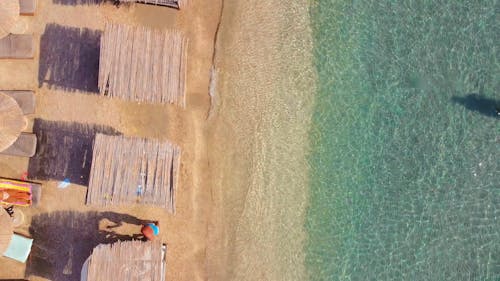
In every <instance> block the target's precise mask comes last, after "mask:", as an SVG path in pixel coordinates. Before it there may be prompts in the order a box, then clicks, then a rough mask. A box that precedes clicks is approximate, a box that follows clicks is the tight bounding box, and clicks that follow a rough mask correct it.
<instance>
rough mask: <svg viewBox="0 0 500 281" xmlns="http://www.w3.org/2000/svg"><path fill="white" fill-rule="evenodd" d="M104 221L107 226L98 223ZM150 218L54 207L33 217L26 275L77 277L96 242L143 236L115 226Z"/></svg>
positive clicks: (57, 279)
mask: <svg viewBox="0 0 500 281" xmlns="http://www.w3.org/2000/svg"><path fill="white" fill-rule="evenodd" d="M103 223H104V224H106V230H99V226H100V225H102V224H103ZM146 223H153V221H150V220H143V219H139V218H137V217H135V216H131V215H128V214H121V213H115V212H85V213H83V212H75V211H57V212H52V213H45V214H40V215H37V216H34V217H33V220H32V222H31V226H30V229H29V231H30V235H31V237H32V238H33V240H34V242H33V247H32V250H31V255H30V258H29V260H28V262H27V265H26V276H30V275H36V276H40V277H43V278H47V279H49V280H54V281H79V280H80V274H81V269H82V265H83V263H84V262H85V260H86V259H87V258H88V257H89V256H90V254H91V253H92V249H94V247H96V246H97V245H99V244H111V243H114V242H117V241H129V240H138V239H140V240H143V239H144V238H143V237H142V234H139V233H140V232H139V231H138V232H137V233H138V234H133V235H128V234H120V233H117V232H116V231H115V230H116V228H118V227H120V226H123V225H125V224H131V225H133V226H134V227H136V228H137V229H140V226H142V225H144V224H146Z"/></svg>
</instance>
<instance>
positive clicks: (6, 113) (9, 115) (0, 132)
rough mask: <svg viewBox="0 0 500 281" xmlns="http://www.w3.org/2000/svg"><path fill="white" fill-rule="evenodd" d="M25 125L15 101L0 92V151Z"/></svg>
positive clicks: (17, 135) (25, 121) (14, 138)
mask: <svg viewBox="0 0 500 281" xmlns="http://www.w3.org/2000/svg"><path fill="white" fill-rule="evenodd" d="M2 1H3V0H2ZM27 125H28V122H27V120H26V118H25V117H24V115H23V111H22V110H21V108H20V107H19V105H18V104H17V102H16V100H14V99H13V98H11V97H9V96H7V95H6V94H4V93H2V92H0V151H3V150H5V149H6V148H8V147H9V146H11V145H12V144H13V143H14V142H15V141H16V139H17V138H18V137H19V135H20V134H21V131H23V130H24V129H26V126H27Z"/></svg>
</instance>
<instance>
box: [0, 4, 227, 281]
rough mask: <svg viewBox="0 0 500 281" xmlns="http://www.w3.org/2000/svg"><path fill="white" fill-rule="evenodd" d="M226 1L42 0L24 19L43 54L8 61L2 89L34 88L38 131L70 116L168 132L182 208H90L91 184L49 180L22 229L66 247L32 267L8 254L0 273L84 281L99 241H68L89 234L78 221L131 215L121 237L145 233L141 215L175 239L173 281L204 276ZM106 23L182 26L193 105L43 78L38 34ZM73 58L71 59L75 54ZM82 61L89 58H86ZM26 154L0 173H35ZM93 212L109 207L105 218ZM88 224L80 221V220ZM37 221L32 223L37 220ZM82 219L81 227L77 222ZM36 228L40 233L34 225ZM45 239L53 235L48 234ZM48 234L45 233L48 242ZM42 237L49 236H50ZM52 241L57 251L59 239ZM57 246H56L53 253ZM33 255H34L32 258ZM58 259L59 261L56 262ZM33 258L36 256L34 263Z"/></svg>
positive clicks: (144, 132) (131, 130) (1, 70)
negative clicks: (75, 0) (69, 0)
mask: <svg viewBox="0 0 500 281" xmlns="http://www.w3.org/2000/svg"><path fill="white" fill-rule="evenodd" d="M220 2H221V1H190V5H189V8H188V9H185V10H182V11H177V10H173V9H169V8H164V7H155V6H149V5H130V6H129V5H122V6H120V7H119V8H116V7H115V6H113V5H111V4H108V3H106V4H101V5H78V6H72V5H57V4H53V3H52V2H51V1H38V8H37V11H36V14H35V15H34V16H33V17H23V18H22V20H23V21H25V22H26V26H27V30H26V33H32V34H34V37H35V41H36V55H35V58H34V59H30V60H1V61H0V88H1V89H5V90H34V91H35V96H36V113H35V114H33V115H30V116H28V118H29V120H30V125H29V127H28V129H27V131H31V128H32V126H33V120H34V119H35V118H37V119H43V120H49V121H66V122H77V123H83V124H99V125H105V126H110V127H113V128H114V129H116V130H118V131H120V132H122V133H123V134H124V135H127V136H138V137H147V138H156V139H169V140H171V141H173V142H174V143H176V144H178V145H180V147H181V148H182V153H183V154H182V162H181V171H180V185H179V191H178V194H177V202H176V206H177V208H176V214H175V215H171V214H168V213H167V212H165V211H163V210H159V209H155V208H149V207H140V206H133V207H121V208H118V207H116V208H99V209H97V208H90V207H87V206H85V205H84V202H85V195H86V187H84V186H79V185H76V184H72V185H70V187H68V188H66V189H59V188H58V187H57V184H58V182H57V181H42V182H41V183H42V184H43V188H42V189H43V191H42V201H41V204H40V206H39V207H37V208H23V209H22V211H23V213H24V214H25V216H26V220H25V223H24V224H23V225H22V226H20V227H18V228H16V229H15V231H16V232H18V233H20V234H24V235H28V236H34V237H35V238H37V237H38V239H39V240H40V241H37V240H36V239H35V242H34V243H35V246H36V244H37V243H38V242H41V244H43V245H48V246H47V247H51V245H59V246H61V247H60V248H62V249H63V250H60V251H61V252H60V253H54V256H46V257H37V256H36V255H37V253H38V252H37V250H36V249H34V250H33V252H32V257H31V258H30V260H29V261H28V263H27V264H26V265H22V264H19V263H17V262H15V261H12V260H8V259H6V258H2V262H1V263H0V279H4V278H14V279H17V278H23V277H24V273H25V272H26V274H27V275H30V276H29V278H30V280H33V281H37V280H77V278H78V276H79V272H78V266H79V264H78V262H81V261H82V259H85V257H80V256H78V255H83V254H84V253H87V254H88V250H89V249H88V248H89V247H91V246H95V245H94V244H93V243H86V244H84V248H82V249H80V250H81V251H79V250H78V249H73V247H70V246H68V247H67V251H66V252H65V250H64V246H62V245H69V244H72V243H74V244H75V245H78V243H81V242H82V241H78V240H79V239H81V236H79V235H78V231H80V230H79V229H78V227H80V228H81V227H83V228H84V229H88V228H92V227H93V226H94V225H97V226H98V227H99V228H100V229H101V231H104V233H105V231H106V229H107V228H106V227H107V226H109V225H110V224H112V221H113V219H122V218H126V216H125V215H123V214H129V215H130V216H133V218H129V219H123V220H124V221H125V223H124V224H123V226H121V227H119V228H118V229H115V231H116V232H117V233H119V234H120V235H122V234H123V235H127V234H132V233H138V232H139V229H140V225H138V221H137V218H138V219H141V220H159V221H160V224H161V234H160V239H161V240H162V241H163V242H164V243H166V244H167V245H168V253H167V278H168V280H206V279H207V278H208V277H207V269H206V258H207V257H206V255H207V235H208V232H207V231H208V220H209V217H210V211H211V207H210V206H211V185H210V180H211V179H210V174H209V171H210V170H209V161H208V157H209V155H208V151H209V148H210V146H209V143H208V137H207V134H208V132H209V128H210V123H209V122H207V113H208V110H209V108H210V97H209V95H208V89H209V77H210V74H209V71H210V68H211V66H212V57H213V50H214V36H215V31H216V28H217V24H218V22H219V18H220V11H221V6H220V5H221V3H220ZM106 20H110V21H114V22H119V23H129V24H136V25H139V24H140V25H146V26H150V27H154V28H158V29H166V28H177V29H180V30H182V31H183V32H184V33H185V35H186V36H187V37H188V38H189V51H188V67H187V69H188V76H187V81H188V82H187V106H186V108H185V109H183V108H180V107H176V106H174V105H164V106H163V105H147V104H138V103H131V102H125V101H120V100H110V99H106V98H102V97H99V96H98V95H93V94H89V93H85V92H81V91H78V90H77V91H73V90H67V89H61V88H58V87H50V85H47V84H45V83H42V84H41V85H40V83H39V82H40V80H43V77H42V78H41V77H38V76H39V74H38V73H39V69H40V65H39V62H40V56H39V55H40V52H39V50H40V41H41V36H42V34H43V33H44V30H46V28H47V26H56V27H57V26H64V27H70V28H79V29H89V30H103V28H104V24H105V21H106ZM68 59H69V58H68ZM80 63H82V62H80ZM28 161H29V159H28V158H20V157H10V156H0V176H2V177H10V178H20V177H21V175H22V173H23V172H25V171H27V167H28ZM95 211H99V212H106V216H101V215H99V214H96V213H95ZM51 220H54V221H53V223H54V224H56V225H59V227H61V226H63V225H66V226H67V229H64V228H62V229H61V228H60V230H61V231H60V232H57V231H55V230H54V231H51V230H50V228H51V226H50V224H51V223H52V222H51ZM76 222H79V223H82V224H83V225H80V226H78V225H76V224H77V223H76ZM32 223H33V224H34V225H31V224H32ZM42 224H43V225H45V228H43V229H44V230H45V232H43V231H42V233H38V232H36V231H35V230H36V226H37V225H38V226H40V225H42ZM77 226H78V227H77ZM34 231H35V232H34ZM44 235H45V236H47V237H45V236H44ZM44 238H46V239H44ZM42 240H43V241H42ZM54 248H56V247H55V246H54ZM49 252H50V250H49ZM33 255H34V256H35V257H33ZM35 258H38V259H46V260H48V261H50V262H51V263H52V264H57V265H60V266H56V267H53V268H47V266H45V267H44V266H43V265H40V264H34V263H33V259H35ZM52 259H55V260H52ZM30 261H31V262H30Z"/></svg>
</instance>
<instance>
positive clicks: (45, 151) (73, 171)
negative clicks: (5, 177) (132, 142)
mask: <svg viewBox="0 0 500 281" xmlns="http://www.w3.org/2000/svg"><path fill="white" fill-rule="evenodd" d="M33 133H35V134H36V136H37V151H36V153H35V155H34V156H33V157H31V158H30V160H29V164H28V175H29V178H30V179H35V180H50V179H52V180H64V179H69V180H70V182H71V183H75V184H79V185H88V183H89V177H90V168H91V166H92V154H93V147H94V139H95V136H96V134H98V133H101V134H106V135H120V132H118V131H117V130H115V129H114V128H112V127H109V126H102V125H96V124H81V123H74V122H62V121H47V120H43V119H38V118H36V119H35V121H34V125H33Z"/></svg>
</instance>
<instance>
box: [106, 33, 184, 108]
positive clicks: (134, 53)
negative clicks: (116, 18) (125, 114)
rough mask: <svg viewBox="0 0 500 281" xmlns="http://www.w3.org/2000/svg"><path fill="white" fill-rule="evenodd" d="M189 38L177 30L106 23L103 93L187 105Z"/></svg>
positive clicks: (124, 97)
mask: <svg viewBox="0 0 500 281" xmlns="http://www.w3.org/2000/svg"><path fill="white" fill-rule="evenodd" d="M187 45H188V42H187V39H186V38H185V37H184V36H183V35H182V34H181V32H179V31H176V30H170V31H160V30H154V29H150V28H146V27H143V26H137V27H134V26H129V25H123V24H113V23H108V24H106V27H105V30H104V34H103V36H102V37H101V53H100V59H99V83H98V84H99V91H100V93H101V95H104V96H108V97H112V98H113V97H117V98H121V99H125V100H130V101H136V102H146V103H173V104H177V105H180V106H185V103H186V101H185V96H186V93H185V92H186V64H187Z"/></svg>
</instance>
